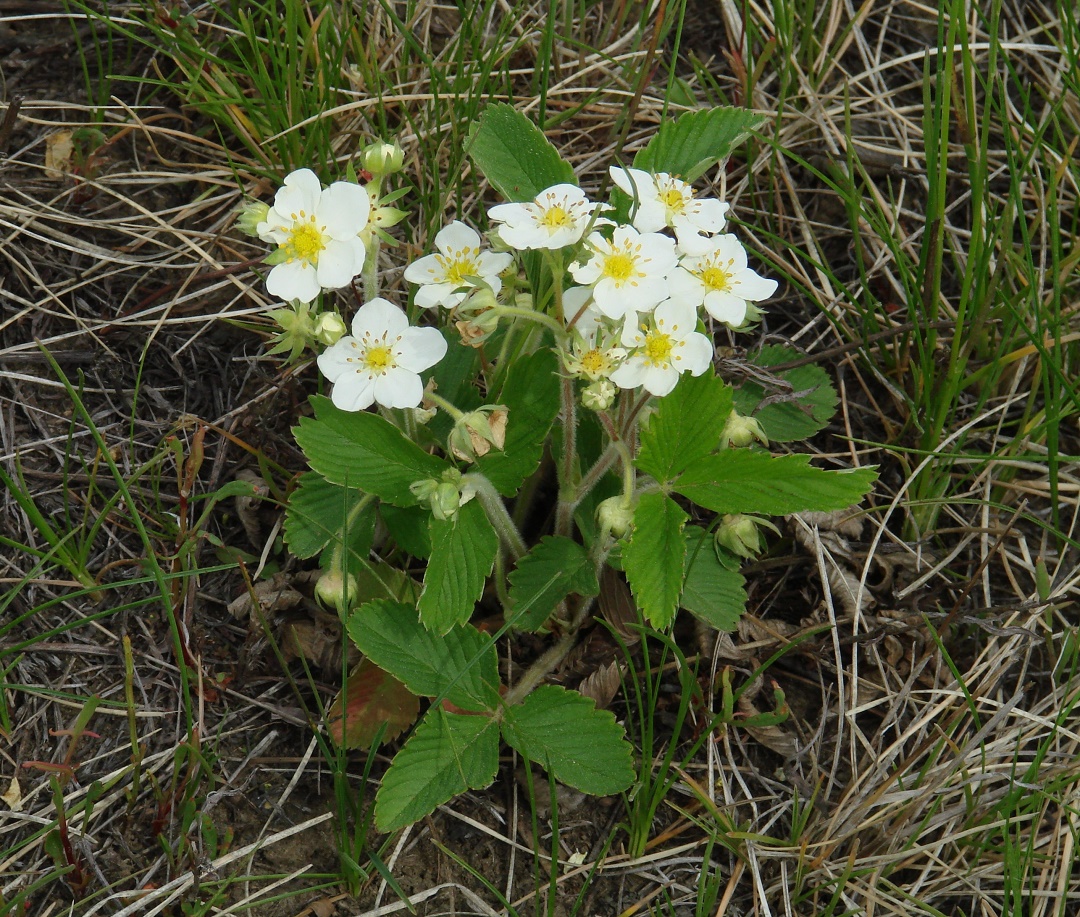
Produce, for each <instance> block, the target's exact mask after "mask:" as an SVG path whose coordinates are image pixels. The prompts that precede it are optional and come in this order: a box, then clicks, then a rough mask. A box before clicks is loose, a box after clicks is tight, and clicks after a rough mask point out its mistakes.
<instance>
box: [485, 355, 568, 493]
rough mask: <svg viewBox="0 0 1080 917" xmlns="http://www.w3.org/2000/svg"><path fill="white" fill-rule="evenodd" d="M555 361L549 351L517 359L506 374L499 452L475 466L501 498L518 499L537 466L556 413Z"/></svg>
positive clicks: (557, 377) (557, 392) (493, 452)
mask: <svg viewBox="0 0 1080 917" xmlns="http://www.w3.org/2000/svg"><path fill="white" fill-rule="evenodd" d="M558 373H559V365H558V358H557V357H556V356H555V354H554V353H553V352H552V351H550V350H546V349H545V350H538V351H536V353H533V354H529V355H528V356H522V357H519V358H518V359H517V360H516V361H515V362H514V364H513V365H512V366H511V367H510V370H509V371H508V373H507V379H506V384H505V385H504V386H503V392H502V395H501V398H500V403H502V404H504V405H506V407H507V409H508V411H509V413H508V415H507V421H506V442H505V444H504V446H503V449H502V451H497V450H494V449H493V450H492V451H491V452H489V453H488V454H487V455H485V456H482V457H481V458H479V459H478V460H477V462H476V464H477V466H478V467H479V469H480V470H481V471H482V472H483V473H484V474H485V475H487V477H488V480H490V481H491V483H492V484H494V485H495V488H496V489H497V490H498V491H499V493H501V494H502V495H503V496H504V497H513V496H516V495H517V492H518V489H519V488H520V487H521V482H522V481H524V480H525V478H527V477H528V476H529V475H530V474H532V473H533V472H534V471H535V470H536V467H537V466H538V465H539V464H540V458H541V457H542V456H543V454H544V441H545V440H546V439H547V436H548V432H549V431H550V430H551V424H552V422H553V421H554V420H555V415H556V414H557V413H558V412H559V375H558Z"/></svg>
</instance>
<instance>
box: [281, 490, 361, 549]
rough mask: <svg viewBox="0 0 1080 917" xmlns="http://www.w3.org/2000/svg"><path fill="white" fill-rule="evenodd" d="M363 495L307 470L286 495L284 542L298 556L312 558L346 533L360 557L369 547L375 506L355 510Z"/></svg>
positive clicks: (335, 543)
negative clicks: (287, 499) (288, 495)
mask: <svg viewBox="0 0 1080 917" xmlns="http://www.w3.org/2000/svg"><path fill="white" fill-rule="evenodd" d="M363 499H364V494H363V493H362V492H361V491H360V490H358V489H356V488H354V487H341V486H339V485H337V484H331V483H330V482H329V481H327V480H326V478H324V477H323V476H322V475H321V474H316V473H315V472H312V471H309V472H308V473H307V474H304V475H301V477H300V481H299V484H298V485H297V487H296V490H294V491H293V493H292V496H290V497H289V507H288V509H286V510H285V543H286V544H287V545H288V546H289V550H290V551H291V552H292V553H293V554H295V555H296V556H297V557H314V556H315V555H316V554H318V553H319V552H320V551H321V550H322V549H323V548H325V547H327V546H328V545H331V544H334V545H338V544H340V543H341V542H342V539H343V537H344V536H345V535H346V533H347V534H348V536H349V538H348V541H349V544H350V546H352V548H353V549H354V550H356V551H357V553H358V554H360V555H361V556H363V555H365V554H367V552H368V551H369V550H370V549H371V542H372V540H373V539H374V535H375V505H374V503H373V502H371V500H370V498H368V499H369V504H370V505H369V506H368V507H366V508H365V509H362V510H360V511H359V512H357V505H358V504H359V503H360V502H361V501H362V500H363Z"/></svg>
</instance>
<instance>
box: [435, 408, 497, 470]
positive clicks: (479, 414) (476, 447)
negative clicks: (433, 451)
mask: <svg viewBox="0 0 1080 917" xmlns="http://www.w3.org/2000/svg"><path fill="white" fill-rule="evenodd" d="M507 417H508V414H507V410H506V408H505V407H503V406H502V405H501V404H485V405H484V406H483V407H480V408H477V409H476V410H475V411H472V412H470V413H468V414H466V415H465V416H464V417H462V418H461V419H460V420H459V421H458V422H457V423H456V424H454V429H453V430H452V431H451V432H450V439H449V446H450V451H451V452H452V453H453V454H454V455H455V456H457V457H458V458H459V459H461V460H462V461H465V462H471V461H472V460H473V459H475V458H479V457H480V456H481V455H487V454H488V453H489V452H490V451H491V449H492V447H493V446H494V447H495V448H496V449H502V448H503V446H504V445H505V444H506V421H507Z"/></svg>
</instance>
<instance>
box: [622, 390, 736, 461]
mask: <svg viewBox="0 0 1080 917" xmlns="http://www.w3.org/2000/svg"><path fill="white" fill-rule="evenodd" d="M731 399H732V393H731V386H729V385H727V384H725V383H724V382H723V381H722V380H721V379H718V378H717V377H716V376H715V375H713V373H712V372H711V371H710V372H707V373H703V374H702V375H700V376H698V377H696V378H695V377H693V376H684V377H683V378H682V379H681V380H680V381H679V384H678V385H676V386H675V389H674V391H672V392H671V394H669V395H666V396H665V397H664V398H661V399H660V403H659V405H658V407H657V409H656V413H655V414H653V415H651V416H650V417H649V419H648V421H647V422H646V424H645V426H644V428H643V429H642V431H641V448H640V450H639V451H638V456H637V462H636V464H637V466H638V468H640V469H641V470H642V471H644V472H645V473H646V474H651V475H652V476H653V477H654V478H656V480H658V481H661V482H663V481H670V480H671V479H672V478H674V477H675V476H676V475H677V474H678V473H679V472H680V471H682V470H683V469H684V468H685V467H686V466H687V465H689V464H690V463H691V462H692V461H694V460H695V459H698V458H701V457H703V456H706V455H708V454H709V453H710V452H713V451H714V450H715V449H716V448H717V446H718V445H719V444H720V433H721V432H722V431H723V429H724V424H725V423H726V422H727V419H728V415H729V414H731Z"/></svg>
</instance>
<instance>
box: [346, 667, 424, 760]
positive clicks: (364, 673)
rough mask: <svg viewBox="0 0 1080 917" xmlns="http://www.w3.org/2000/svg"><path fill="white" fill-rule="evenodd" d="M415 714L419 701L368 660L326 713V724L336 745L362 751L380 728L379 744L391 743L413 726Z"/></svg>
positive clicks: (367, 746) (356, 671)
mask: <svg viewBox="0 0 1080 917" xmlns="http://www.w3.org/2000/svg"><path fill="white" fill-rule="evenodd" d="M419 712H420V699H419V698H418V697H417V696H416V695H415V694H413V693H412V692H411V691H410V690H409V689H408V688H406V687H405V685H403V684H402V683H401V682H400V681H398V680H397V679H396V678H394V676H393V675H390V674H389V673H388V672H385V671H383V670H382V669H381V668H379V667H378V666H377V665H375V664H374V663H373V662H372V661H371V660H370V659H362V660H361V661H360V664H359V665H358V666H357V667H356V668H355V669H353V670H352V671H351V672H349V674H348V677H347V678H346V679H345V690H344V691H342V692H341V693H340V694H339V695H338V696H337V697H336V698H335V699H334V702H333V703H332V704H331V705H330V709H329V710H327V711H326V722H327V728H328V730H329V732H330V735H331V737H332V738H333V740H334V741H335V742H336V743H337V744H338V745H341V746H343V747H345V748H365V749H366V748H370V747H371V743H372V742H373V741H374V740H375V736H376V735H378V733H379V730H380V729H381V728H382V727H383V726H384V725H385V726H386V729H385V731H384V732H383V734H382V741H383V742H389V741H392V740H393V739H396V738H397V737H398V736H399V735H401V733H403V732H404V731H405V730H406V729H408V728H409V727H410V726H411V725H412V724H413V723H414V722H415V720H416V716H417V714H418V713H419Z"/></svg>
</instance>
